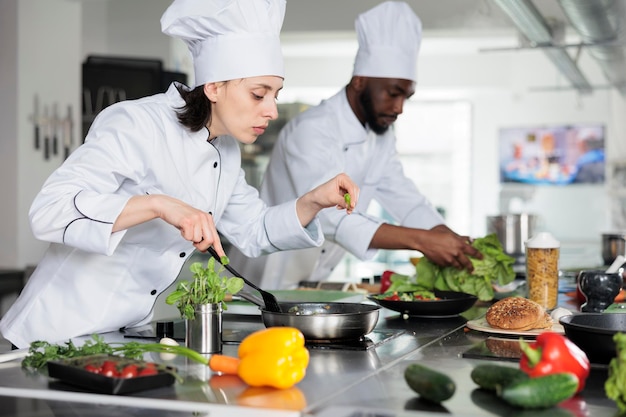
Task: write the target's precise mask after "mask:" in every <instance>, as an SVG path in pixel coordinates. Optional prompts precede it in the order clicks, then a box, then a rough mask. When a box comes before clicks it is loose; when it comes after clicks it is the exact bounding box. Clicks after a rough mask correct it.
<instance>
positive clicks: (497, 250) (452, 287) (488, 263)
mask: <svg viewBox="0 0 626 417" xmlns="http://www.w3.org/2000/svg"><path fill="white" fill-rule="evenodd" d="M472 246H473V247H475V248H476V249H478V251H480V253H482V255H483V259H477V258H470V261H471V262H472V265H473V266H474V271H472V272H469V271H468V270H466V269H456V268H454V267H452V266H446V267H441V266H439V265H436V264H434V263H433V262H431V261H430V260H429V259H428V258H424V259H422V260H420V262H419V263H418V264H417V266H416V268H415V271H416V274H417V282H418V284H419V285H421V286H423V287H425V288H429V289H437V290H446V291H460V292H464V293H467V294H473V295H475V296H477V297H478V299H479V300H481V301H490V300H492V299H493V296H494V292H493V291H494V290H493V285H492V284H497V285H506V284H508V283H510V282H512V281H513V280H514V279H515V271H513V263H514V262H515V259H514V258H513V257H511V256H509V255H507V254H506V253H504V251H503V249H502V245H501V244H500V241H499V240H498V237H497V236H496V235H495V233H492V234H490V235H487V236H485V237H482V238H478V239H475V240H474V241H473V242H472Z"/></svg>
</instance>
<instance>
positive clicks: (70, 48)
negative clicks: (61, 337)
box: [0, 0, 81, 268]
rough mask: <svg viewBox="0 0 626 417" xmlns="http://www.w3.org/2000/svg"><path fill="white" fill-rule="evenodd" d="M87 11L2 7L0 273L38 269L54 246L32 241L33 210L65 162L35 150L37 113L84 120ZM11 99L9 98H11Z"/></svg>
mask: <svg viewBox="0 0 626 417" xmlns="http://www.w3.org/2000/svg"><path fill="white" fill-rule="evenodd" d="M80 14H81V4H80V3H78V2H74V1H67V0H3V1H2V2H0V16H1V18H0V19H1V21H0V28H1V29H0V31H1V33H0V35H1V36H0V38H1V39H2V40H1V45H2V48H1V49H0V62H2V64H1V65H2V71H0V86H1V88H2V89H1V92H2V94H1V96H0V100H1V102H2V106H1V107H2V109H3V111H2V112H1V113H2V114H1V115H0V122H1V123H0V126H2V129H0V144H1V145H0V146H1V150H2V154H1V158H2V162H1V163H0V165H1V166H2V168H1V169H2V172H1V173H2V179H1V180H0V181H1V183H0V184H1V185H0V195H2V199H1V200H2V201H1V202H0V231H1V232H2V239H1V240H0V267H2V268H22V267H24V266H26V265H29V264H34V263H36V262H38V260H39V258H40V257H41V254H42V253H43V250H44V248H45V247H46V246H47V244H45V243H43V242H38V241H37V240H35V239H34V238H33V236H32V233H31V231H30V226H29V223H28V209H29V207H30V204H31V202H32V200H33V198H34V196H35V194H36V193H37V191H38V190H39V188H40V187H41V185H42V183H43V181H44V180H45V178H47V177H48V175H50V173H51V172H52V170H53V169H54V168H56V167H57V166H58V165H59V164H60V163H61V156H60V154H59V155H58V156H52V157H51V158H50V159H49V160H47V161H46V160H44V158H43V155H42V152H41V150H39V151H37V150H35V149H34V136H33V135H34V134H33V131H34V127H33V123H32V120H31V118H32V114H33V108H34V100H35V95H37V96H38V97H39V101H40V107H41V110H43V108H44V106H48V107H49V112H51V111H52V105H53V104H54V103H57V105H58V106H59V111H60V112H61V114H63V115H64V114H65V112H66V111H67V106H68V105H72V107H73V109H74V115H73V116H74V120H75V121H78V120H80V118H79V117H80V113H79V112H80V107H79V101H78V100H79V94H80V93H79V92H80V66H79V65H78V63H79V56H78V53H79V50H80V39H81V35H80V29H81V28H80ZM5 93H6V94H5Z"/></svg>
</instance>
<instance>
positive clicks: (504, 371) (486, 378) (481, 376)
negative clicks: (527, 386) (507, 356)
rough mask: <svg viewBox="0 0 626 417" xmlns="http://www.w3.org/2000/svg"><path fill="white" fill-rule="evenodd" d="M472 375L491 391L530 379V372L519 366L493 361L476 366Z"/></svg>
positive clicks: (475, 380) (478, 383) (473, 378)
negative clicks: (498, 363)
mask: <svg viewBox="0 0 626 417" xmlns="http://www.w3.org/2000/svg"><path fill="white" fill-rule="evenodd" d="M470 376H471V378H472V381H474V383H476V385H478V386H479V387H481V388H483V389H486V390H490V391H496V390H497V389H498V387H500V388H502V387H504V386H505V385H507V384H510V383H513V382H515V381H518V380H522V379H528V374H526V373H525V372H524V371H522V370H521V369H519V368H513V367H511V366H503V365H495V364H491V363H485V364H480V365H477V366H475V367H474V369H472V373H471V374H470Z"/></svg>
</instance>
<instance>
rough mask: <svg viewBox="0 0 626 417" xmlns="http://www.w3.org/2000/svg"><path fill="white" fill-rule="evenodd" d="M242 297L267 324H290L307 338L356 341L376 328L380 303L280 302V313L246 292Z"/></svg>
mask: <svg viewBox="0 0 626 417" xmlns="http://www.w3.org/2000/svg"><path fill="white" fill-rule="evenodd" d="M238 295H240V296H241V297H242V298H244V299H246V300H248V301H250V302H252V303H254V304H256V305H258V306H259V308H260V309H261V317H262V319H263V324H264V325H265V327H277V326H283V327H284V326H287V327H295V328H296V329H298V330H300V331H301V332H302V334H303V335H304V338H305V339H306V340H328V341H334V340H356V339H359V338H361V337H362V336H365V335H366V334H368V333H370V332H371V331H372V330H374V327H375V326H376V323H378V315H379V310H380V308H381V307H380V306H378V305H371V304H359V303H340V302H330V303H310V302H304V303H298V302H279V304H280V308H281V312H274V311H268V310H266V309H265V306H264V304H263V300H262V299H261V298H259V297H256V296H255V295H253V294H250V293H248V292H246V291H242V292H241V293H239V294H238Z"/></svg>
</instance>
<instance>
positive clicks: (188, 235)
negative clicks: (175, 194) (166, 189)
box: [159, 196, 226, 257]
mask: <svg viewBox="0 0 626 417" xmlns="http://www.w3.org/2000/svg"><path fill="white" fill-rule="evenodd" d="M161 197H163V199H162V201H161V204H160V207H161V209H160V210H159V217H160V218H161V219H163V220H165V221H166V222H167V223H169V224H171V225H172V226H174V227H176V228H177V229H178V230H180V234H181V236H182V237H183V239H185V240H188V241H190V242H193V245H194V246H195V247H196V249H198V250H199V251H201V252H206V250H207V249H208V248H209V246H213V248H215V251H216V252H217V254H218V255H219V256H220V257H221V256H225V255H226V254H225V253H224V249H223V248H222V242H221V241H220V237H219V234H218V232H217V228H216V227H215V222H214V221H213V216H212V215H211V214H210V213H207V212H204V211H202V210H198V209H197V208H195V207H192V206H190V205H189V204H187V203H184V202H182V201H180V200H178V199H175V198H172V197H168V196H161Z"/></svg>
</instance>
